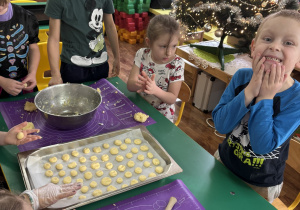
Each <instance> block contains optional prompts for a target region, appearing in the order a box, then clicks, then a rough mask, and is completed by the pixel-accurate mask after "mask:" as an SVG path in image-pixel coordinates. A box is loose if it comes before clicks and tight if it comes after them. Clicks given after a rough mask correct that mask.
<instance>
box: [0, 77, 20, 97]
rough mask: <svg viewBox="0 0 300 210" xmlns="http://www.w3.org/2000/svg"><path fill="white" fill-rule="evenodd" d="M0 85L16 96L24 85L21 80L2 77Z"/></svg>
mask: <svg viewBox="0 0 300 210" xmlns="http://www.w3.org/2000/svg"><path fill="white" fill-rule="evenodd" d="M1 87H2V88H3V89H4V90H5V91H6V92H7V93H9V94H10V95H13V96H16V95H19V93H20V92H21V91H22V89H23V88H24V85H23V83H22V82H19V81H16V80H14V79H10V78H3V81H2V83H1Z"/></svg>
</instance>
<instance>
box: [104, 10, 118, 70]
mask: <svg viewBox="0 0 300 210" xmlns="http://www.w3.org/2000/svg"><path fill="white" fill-rule="evenodd" d="M103 20H104V24H105V30H106V33H107V37H108V40H109V43H110V46H111V49H112V53H113V55H114V63H113V68H112V75H111V76H118V75H119V73H120V54H119V42H118V34H117V30H116V27H115V23H114V20H113V18H112V14H105V13H104V14H103Z"/></svg>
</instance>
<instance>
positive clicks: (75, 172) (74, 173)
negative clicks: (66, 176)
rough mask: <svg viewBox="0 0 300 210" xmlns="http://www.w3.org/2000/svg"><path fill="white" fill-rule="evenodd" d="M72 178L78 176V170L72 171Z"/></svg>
mask: <svg viewBox="0 0 300 210" xmlns="http://www.w3.org/2000/svg"><path fill="white" fill-rule="evenodd" d="M70 174H71V176H77V174H78V172H77V171H76V170H72V171H71V172H70Z"/></svg>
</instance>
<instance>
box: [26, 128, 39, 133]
mask: <svg viewBox="0 0 300 210" xmlns="http://www.w3.org/2000/svg"><path fill="white" fill-rule="evenodd" d="M24 132H26V133H27V134H31V133H38V132H40V129H28V130H25V131H24Z"/></svg>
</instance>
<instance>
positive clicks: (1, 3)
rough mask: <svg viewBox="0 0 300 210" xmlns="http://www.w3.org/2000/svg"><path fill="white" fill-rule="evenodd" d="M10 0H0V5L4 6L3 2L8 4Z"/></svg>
mask: <svg viewBox="0 0 300 210" xmlns="http://www.w3.org/2000/svg"><path fill="white" fill-rule="evenodd" d="M9 2H10V0H0V6H4V5H5V4H8V3H9Z"/></svg>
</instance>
